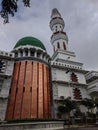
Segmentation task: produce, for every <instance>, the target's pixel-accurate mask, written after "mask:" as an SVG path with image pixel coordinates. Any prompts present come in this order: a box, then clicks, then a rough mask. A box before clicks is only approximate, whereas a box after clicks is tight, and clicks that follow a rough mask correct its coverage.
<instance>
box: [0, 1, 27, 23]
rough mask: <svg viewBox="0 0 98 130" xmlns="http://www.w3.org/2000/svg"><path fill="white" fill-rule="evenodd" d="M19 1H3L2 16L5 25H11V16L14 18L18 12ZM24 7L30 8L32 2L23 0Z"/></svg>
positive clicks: (0, 13) (0, 12)
mask: <svg viewBox="0 0 98 130" xmlns="http://www.w3.org/2000/svg"><path fill="white" fill-rule="evenodd" d="M17 2H18V0H2V1H1V11H0V15H1V17H2V18H3V19H4V23H5V24H6V23H9V15H11V16H12V17H13V16H14V14H15V12H17V8H18V4H17ZM23 3H24V6H26V7H30V0H23Z"/></svg>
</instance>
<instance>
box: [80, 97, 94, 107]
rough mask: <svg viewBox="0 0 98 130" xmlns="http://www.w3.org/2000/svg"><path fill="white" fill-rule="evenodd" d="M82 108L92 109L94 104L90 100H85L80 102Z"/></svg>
mask: <svg viewBox="0 0 98 130" xmlns="http://www.w3.org/2000/svg"><path fill="white" fill-rule="evenodd" d="M81 103H82V104H83V105H84V106H86V107H87V108H88V110H89V109H92V108H94V107H95V106H94V104H95V102H94V101H93V100H92V99H87V98H85V99H84V100H83V101H82V102H81Z"/></svg>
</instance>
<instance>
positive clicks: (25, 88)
mask: <svg viewBox="0 0 98 130" xmlns="http://www.w3.org/2000/svg"><path fill="white" fill-rule="evenodd" d="M50 117H51V112H50V75H49V68H48V67H47V66H46V65H45V64H42V63H39V62H35V61H34V62H32V61H22V62H17V63H16V64H15V67H14V73H13V79H12V85H11V92H10V98H9V103H8V109H7V116H6V119H7V120H8V119H9V120H10V119H24V118H50Z"/></svg>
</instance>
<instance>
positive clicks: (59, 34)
mask: <svg viewBox="0 0 98 130" xmlns="http://www.w3.org/2000/svg"><path fill="white" fill-rule="evenodd" d="M59 39H64V40H66V41H67V43H68V37H67V35H66V33H65V32H61V31H60V32H59V31H58V32H55V33H53V35H52V36H51V43H53V42H54V41H56V40H59Z"/></svg>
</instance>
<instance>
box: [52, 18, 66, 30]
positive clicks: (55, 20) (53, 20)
mask: <svg viewBox="0 0 98 130" xmlns="http://www.w3.org/2000/svg"><path fill="white" fill-rule="evenodd" d="M56 24H61V25H63V28H64V26H65V23H64V20H63V19H62V18H61V17H55V18H52V19H51V21H50V28H51V30H52V28H53V26H54V25H56Z"/></svg>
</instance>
